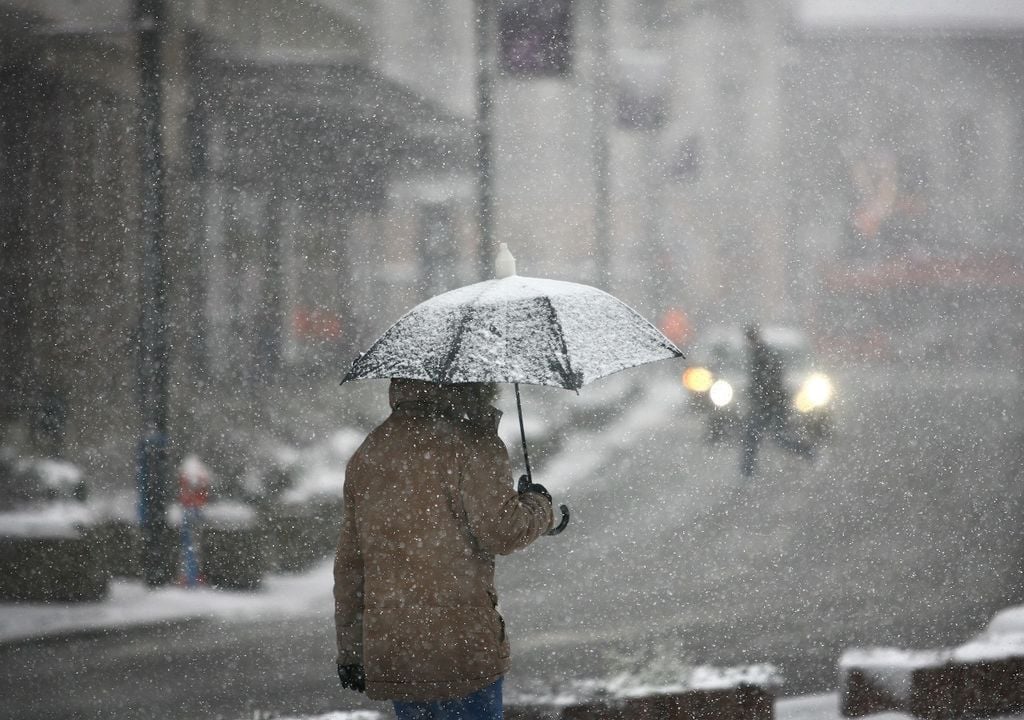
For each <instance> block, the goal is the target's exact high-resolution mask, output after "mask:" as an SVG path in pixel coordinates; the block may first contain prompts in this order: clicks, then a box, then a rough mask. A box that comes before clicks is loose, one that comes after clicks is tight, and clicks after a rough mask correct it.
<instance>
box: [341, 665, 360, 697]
mask: <svg viewBox="0 0 1024 720" xmlns="http://www.w3.org/2000/svg"><path fill="white" fill-rule="evenodd" d="M338 680H340V681H341V686H342V687H343V688H346V689H348V690H355V691H356V692H366V673H365V672H363V666H362V665H338Z"/></svg>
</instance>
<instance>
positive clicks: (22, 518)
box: [0, 501, 98, 540]
mask: <svg viewBox="0 0 1024 720" xmlns="http://www.w3.org/2000/svg"><path fill="white" fill-rule="evenodd" d="M97 520H98V517H97V514H96V511H95V510H94V509H93V508H92V507H90V506H89V505H86V504H84V503H80V502H74V501H58V502H53V503H40V504H38V505H30V506H26V507H25V508H22V509H19V510H12V511H10V512H2V513H0V537H7V538H19V539H24V538H36V539H38V538H65V539H72V540H73V539H76V538H79V537H81V535H82V530H83V529H85V528H88V527H91V526H93V525H95V524H96V522H97Z"/></svg>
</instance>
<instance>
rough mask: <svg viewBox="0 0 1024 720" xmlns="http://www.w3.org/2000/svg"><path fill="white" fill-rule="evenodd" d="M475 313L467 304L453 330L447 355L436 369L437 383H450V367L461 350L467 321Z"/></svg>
mask: <svg viewBox="0 0 1024 720" xmlns="http://www.w3.org/2000/svg"><path fill="white" fill-rule="evenodd" d="M474 312H475V308H474V307H473V305H472V304H467V305H466V306H465V308H464V309H463V311H462V316H461V317H460V318H459V324H458V327H456V329H455V337H454V338H452V344H451V347H450V348H449V350H448V354H447V355H446V356H445V358H444V360H442V361H441V364H440V367H439V368H438V370H439V372H438V382H439V383H450V382H451V372H452V365H453V364H454V363H455V358H456V357H457V356H458V354H459V350H460V349H461V348H462V338H463V336H464V335H465V334H466V328H467V327H469V321H470V319H471V318H472V316H473V313H474Z"/></svg>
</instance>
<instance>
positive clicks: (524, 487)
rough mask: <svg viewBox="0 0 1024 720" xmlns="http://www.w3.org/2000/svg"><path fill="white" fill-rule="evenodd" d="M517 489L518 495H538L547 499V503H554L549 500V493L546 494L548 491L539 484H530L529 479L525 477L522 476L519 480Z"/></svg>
mask: <svg viewBox="0 0 1024 720" xmlns="http://www.w3.org/2000/svg"><path fill="white" fill-rule="evenodd" d="M517 489H518V491H519V494H520V495H522V494H523V493H528V492H532V493H537V494H538V495H543V496H544V497H546V498H547V499H548V502H554V501H553V500H552V499H551V493H549V492H548V489H547V488H546V487H544V486H543V485H541V484H540V483H535V482H530V478H528V477H527V476H526V475H522V476H521V477H520V478H519V487H518V488H517Z"/></svg>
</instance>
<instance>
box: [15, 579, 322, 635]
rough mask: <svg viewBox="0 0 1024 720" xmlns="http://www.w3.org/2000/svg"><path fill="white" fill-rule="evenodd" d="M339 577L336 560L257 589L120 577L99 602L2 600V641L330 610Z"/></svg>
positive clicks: (265, 581) (246, 619)
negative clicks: (155, 583)
mask: <svg viewBox="0 0 1024 720" xmlns="http://www.w3.org/2000/svg"><path fill="white" fill-rule="evenodd" d="M333 583H334V580H333V577H332V562H331V560H324V561H322V562H321V563H319V564H317V565H316V566H315V567H314V568H313V569H312V570H310V571H308V572H306V573H303V574H299V575H267V576H266V578H265V579H264V582H263V587H262V588H261V589H260V590H259V591H256V592H244V591H229V590H219V589H214V588H206V587H199V588H191V589H190V588H183V587H166V588H149V587H147V586H146V585H145V583H143V582H142V581H141V580H124V579H115V580H114V581H112V582H111V584H110V594H109V595H108V597H107V598H106V599H104V600H101V601H99V602H83V603H3V604H0V643H11V642H22V641H27V640H32V639H37V638H45V637H52V636H61V635H67V634H73V633H83V632H96V631H100V630H115V629H121V628H130V627H144V626H148V625H153V624H158V623H166V622H178V621H186V620H194V619H208V618H220V619H224V620H232V621H234V620H242V621H249V620H255V619H260V618H267V617H282V616H309V615H324V616H327V615H328V614H329V613H330V609H331V607H332V603H333V600H332V598H331V588H332V587H333Z"/></svg>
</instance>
